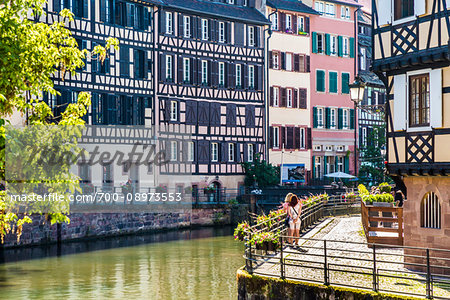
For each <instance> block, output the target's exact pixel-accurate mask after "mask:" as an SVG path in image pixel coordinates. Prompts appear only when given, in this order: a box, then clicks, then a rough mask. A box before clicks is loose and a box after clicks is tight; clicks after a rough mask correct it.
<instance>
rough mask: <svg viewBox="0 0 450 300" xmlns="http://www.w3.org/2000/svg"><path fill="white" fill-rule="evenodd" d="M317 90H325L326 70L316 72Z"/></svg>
mask: <svg viewBox="0 0 450 300" xmlns="http://www.w3.org/2000/svg"><path fill="white" fill-rule="evenodd" d="M316 90H317V91H318V92H325V71H322V70H317V73H316Z"/></svg>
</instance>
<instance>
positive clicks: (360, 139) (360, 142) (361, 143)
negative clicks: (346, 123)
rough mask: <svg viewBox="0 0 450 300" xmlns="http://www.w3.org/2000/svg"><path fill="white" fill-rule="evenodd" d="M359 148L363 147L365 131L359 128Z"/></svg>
mask: <svg viewBox="0 0 450 300" xmlns="http://www.w3.org/2000/svg"><path fill="white" fill-rule="evenodd" d="M359 147H360V148H362V147H363V130H362V128H359Z"/></svg>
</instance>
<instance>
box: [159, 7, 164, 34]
mask: <svg viewBox="0 0 450 300" xmlns="http://www.w3.org/2000/svg"><path fill="white" fill-rule="evenodd" d="M159 33H166V12H165V11H164V10H160V13H159Z"/></svg>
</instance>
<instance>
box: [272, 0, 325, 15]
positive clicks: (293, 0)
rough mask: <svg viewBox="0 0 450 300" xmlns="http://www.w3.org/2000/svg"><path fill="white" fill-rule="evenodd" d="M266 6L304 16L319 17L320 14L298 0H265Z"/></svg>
mask: <svg viewBox="0 0 450 300" xmlns="http://www.w3.org/2000/svg"><path fill="white" fill-rule="evenodd" d="M267 6H270V7H273V8H278V9H283V10H289V11H295V12H300V13H305V14H314V15H320V13H319V12H318V11H316V10H314V9H312V8H311V7H309V6H308V5H306V4H304V3H303V2H301V1H299V0H267Z"/></svg>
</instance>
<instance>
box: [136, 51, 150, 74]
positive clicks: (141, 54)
mask: <svg viewBox="0 0 450 300" xmlns="http://www.w3.org/2000/svg"><path fill="white" fill-rule="evenodd" d="M145 57H146V53H145V51H144V50H134V58H133V59H134V77H135V78H138V79H143V78H146V77H147V76H146V75H147V74H145V71H146V61H145Z"/></svg>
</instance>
